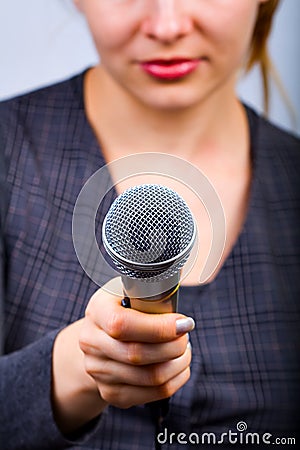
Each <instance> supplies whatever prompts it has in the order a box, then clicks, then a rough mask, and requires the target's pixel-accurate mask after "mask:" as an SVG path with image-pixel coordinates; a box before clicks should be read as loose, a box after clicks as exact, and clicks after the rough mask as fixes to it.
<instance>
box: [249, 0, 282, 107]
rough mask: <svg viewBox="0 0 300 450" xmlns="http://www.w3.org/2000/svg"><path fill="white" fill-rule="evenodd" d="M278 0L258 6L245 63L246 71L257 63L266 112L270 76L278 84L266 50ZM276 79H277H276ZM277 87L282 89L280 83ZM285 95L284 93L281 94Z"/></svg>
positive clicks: (269, 0) (270, 0) (271, 0)
mask: <svg viewBox="0 0 300 450" xmlns="http://www.w3.org/2000/svg"><path fill="white" fill-rule="evenodd" d="M279 2H280V0H268V1H266V2H264V3H261V4H260V6H259V11H258V16H257V19H256V24H255V27H254V31H253V36H252V41H251V45H250V52H249V57H248V61H247V63H246V71H247V72H248V71H249V70H250V69H252V67H253V66H254V65H255V64H259V67H260V71H261V76H262V82H263V93H264V110H265V113H268V107H269V97H270V83H269V81H270V76H271V75H272V76H275V81H276V82H277V84H278V79H277V78H278V76H277V75H276V73H275V70H274V67H273V64H272V61H271V59H270V56H269V51H268V39H269V36H270V32H271V29H272V23H273V19H274V15H275V12H276V9H277V7H278V5H279ZM276 79H277V80H276ZM279 89H280V90H281V91H282V90H283V88H282V85H281V86H280V81H279ZM283 96H284V97H285V95H284V94H283Z"/></svg>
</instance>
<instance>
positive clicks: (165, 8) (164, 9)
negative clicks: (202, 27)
mask: <svg viewBox="0 0 300 450" xmlns="http://www.w3.org/2000/svg"><path fill="white" fill-rule="evenodd" d="M182 1H183V2H186V0H151V2H152V3H151V10H150V11H149V13H148V15H147V17H145V19H144V21H143V25H142V30H143V32H144V33H145V34H146V35H147V36H148V37H149V38H151V39H156V40H159V41H161V42H164V43H172V42H174V41H176V40H177V39H179V38H181V37H183V36H185V35H186V34H188V33H189V32H190V31H191V29H192V26H193V23H192V19H191V17H189V16H188V14H184V12H183V8H182V6H180V4H181V2H182Z"/></svg>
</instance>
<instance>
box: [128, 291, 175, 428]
mask: <svg viewBox="0 0 300 450" xmlns="http://www.w3.org/2000/svg"><path fill="white" fill-rule="evenodd" d="M178 297H179V283H178V284H177V285H176V287H175V288H174V287H173V288H172V289H170V290H169V291H168V292H164V293H163V294H162V295H161V298H159V299H157V297H155V298H151V297H147V298H145V299H141V298H129V297H128V296H127V294H126V292H125V290H124V298H123V300H122V306H123V307H124V308H133V309H136V310H138V311H141V312H146V313H154V314H163V313H170V312H176V311H177V306H178ZM147 407H149V409H150V412H151V416H152V419H153V421H154V423H155V426H156V431H157V435H158V432H159V430H160V426H161V423H162V421H163V419H164V417H166V415H167V414H168V410H169V398H165V399H163V400H157V401H154V402H150V403H147Z"/></svg>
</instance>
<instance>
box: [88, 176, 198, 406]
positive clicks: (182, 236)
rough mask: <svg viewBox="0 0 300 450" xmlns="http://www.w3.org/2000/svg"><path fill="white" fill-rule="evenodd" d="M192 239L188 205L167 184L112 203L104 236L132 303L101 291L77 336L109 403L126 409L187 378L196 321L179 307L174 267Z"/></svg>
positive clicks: (181, 260)
mask: <svg viewBox="0 0 300 450" xmlns="http://www.w3.org/2000/svg"><path fill="white" fill-rule="evenodd" d="M194 239H195V226H194V221H193V218H192V215H191V213H190V211H189V209H188V208H187V206H186V204H185V203H184V201H183V200H182V199H181V197H179V196H178V194H176V193H175V192H174V191H171V190H170V189H168V188H165V187H162V186H158V185H142V186H137V187H136V188H131V189H129V190H127V191H125V192H124V193H123V194H122V195H121V196H119V197H118V198H117V199H116V200H115V202H114V203H113V204H112V206H111V208H110V210H109V212H108V214H107V216H106V219H105V222H104V225H103V241H104V245H105V248H106V250H107V252H108V254H109V256H110V257H111V259H112V263H113V264H114V266H115V267H117V269H118V271H119V272H121V275H122V282H123V287H122V286H121V280H120V278H118V279H117V280H118V282H119V288H120V290H121V291H122V289H123V291H124V299H125V306H127V307H128V306H130V307H131V308H130V309H129V308H124V307H123V306H122V304H121V301H120V297H117V296H116V295H112V294H108V293H107V292H106V290H105V289H100V290H98V291H97V292H96V293H95V294H94V296H93V297H92V299H91V300H90V302H89V305H88V307H87V311H86V317H85V320H84V326H83V330H82V333H81V338H80V347H81V349H82V351H83V352H84V354H85V367H86V371H87V372H88V373H89V374H90V375H91V376H92V377H93V378H94V380H95V381H96V384H97V386H98V389H99V392H100V394H101V397H102V398H103V399H104V400H105V401H107V402H108V403H109V404H112V405H114V406H117V407H120V408H127V407H130V406H133V405H138V404H143V403H149V402H153V401H156V400H160V399H163V398H167V397H170V396H172V395H173V394H174V393H175V392H176V391H177V390H178V389H179V388H180V387H182V386H183V385H184V384H185V383H186V381H187V380H188V378H189V376H190V368H189V366H190V362H191V350H190V346H189V345H188V337H187V334H186V333H188V332H189V331H191V330H192V329H193V327H194V322H193V319H191V318H187V317H185V316H183V315H180V314H178V313H176V308H177V301H178V281H179V272H180V269H181V268H182V266H183V264H184V263H185V262H186V260H187V258H188V256H189V254H190V250H191V248H192V245H193V242H194ZM114 292H115V290H114ZM120 294H121V292H120ZM123 304H124V302H123ZM144 312H146V313H147V314H144ZM161 312H163V313H164V314H158V313H161Z"/></svg>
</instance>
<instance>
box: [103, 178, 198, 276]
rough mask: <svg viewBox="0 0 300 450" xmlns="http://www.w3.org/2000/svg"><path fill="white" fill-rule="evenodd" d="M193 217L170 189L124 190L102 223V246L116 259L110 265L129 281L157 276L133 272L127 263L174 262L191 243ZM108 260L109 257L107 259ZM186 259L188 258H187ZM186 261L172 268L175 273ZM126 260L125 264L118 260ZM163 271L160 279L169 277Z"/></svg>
mask: <svg viewBox="0 0 300 450" xmlns="http://www.w3.org/2000/svg"><path fill="white" fill-rule="evenodd" d="M193 234H194V220H193V216H192V214H191V212H190V210H189V208H188V206H187V204H186V203H185V201H184V200H183V199H182V198H181V197H180V196H179V195H178V194H177V193H176V192H175V191H173V190H172V189H170V188H167V187H165V186H161V185H156V184H143V185H140V186H135V187H132V188H129V189H127V190H126V191H125V192H123V194H121V195H120V196H119V197H117V199H116V200H115V201H114V202H113V204H112V205H111V207H110V209H109V211H108V213H107V216H106V222H105V229H104V236H105V240H106V244H107V245H108V246H109V248H110V249H112V250H113V251H114V252H115V253H116V254H117V255H118V259H119V260H118V261H116V260H115V259H114V258H113V257H112V259H113V262H114V264H115V265H116V266H117V268H118V270H119V271H120V272H121V273H123V274H126V275H127V276H131V277H133V278H147V277H150V276H151V277H153V276H156V275H158V274H161V273H162V271H160V272H157V273H155V274H154V273H153V272H151V273H149V272H148V271H147V272H143V271H137V270H134V269H133V268H131V267H130V263H129V262H132V263H138V264H146V265H147V264H149V267H150V268H151V264H153V263H161V262H165V261H168V260H170V259H172V258H176V256H177V255H179V254H180V253H181V252H183V251H184V250H185V249H186V248H187V247H188V246H189V244H190V243H191V240H192V238H193ZM111 256H112V255H111ZM187 257H188V255H187ZM187 257H186V258H185V259H184V260H182V259H180V261H179V262H178V264H176V262H175V264H173V265H172V268H171V272H172V273H174V272H175V271H178V270H179V268H181V267H182V266H183V264H184V263H185V261H186V260H187ZM122 258H124V260H126V262H125V264H122V263H120V259H121V260H122ZM172 273H170V270H167V271H164V274H163V278H168V277H169V276H171V275H172Z"/></svg>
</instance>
